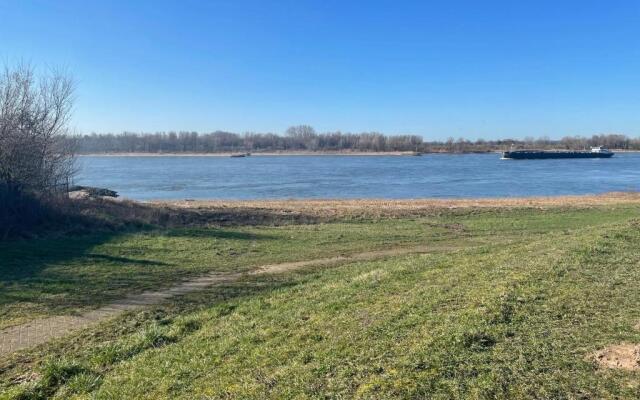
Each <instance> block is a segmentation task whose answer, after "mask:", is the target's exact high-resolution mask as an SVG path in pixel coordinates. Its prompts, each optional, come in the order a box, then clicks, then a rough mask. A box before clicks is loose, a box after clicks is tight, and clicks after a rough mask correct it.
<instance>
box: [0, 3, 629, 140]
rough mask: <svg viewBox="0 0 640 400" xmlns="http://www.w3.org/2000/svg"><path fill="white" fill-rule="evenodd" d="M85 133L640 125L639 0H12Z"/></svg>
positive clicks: (535, 132) (16, 56)
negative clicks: (73, 101)
mask: <svg viewBox="0 0 640 400" xmlns="http://www.w3.org/2000/svg"><path fill="white" fill-rule="evenodd" d="M0 15H1V16H2V24H0V59H1V60H2V61H6V62H9V63H13V62H16V61H19V60H26V61H29V62H31V63H33V64H35V65H37V66H46V65H52V66H60V65H62V66H66V67H67V68H68V69H69V71H71V72H72V73H73V75H74V77H75V79H76V81H77V86H78V89H77V106H76V109H75V116H74V125H75V127H76V128H77V129H78V130H79V131H81V132H91V131H97V132H105V131H115V132H119V131H122V130H133V131H156V130H198V131H212V130H217V129H223V130H230V131H236V132H245V131H260V132H265V131H271V132H276V133H281V132H283V131H284V130H285V129H286V128H287V127H288V126H290V125H293V124H302V123H304V124H310V125H312V126H314V127H315V128H316V129H317V130H319V131H325V130H342V131H354V132H355V131H365V130H366V131H370V130H377V131H382V132H385V133H389V134H395V133H417V134H420V135H423V136H425V138H427V139H444V138H447V137H449V136H453V137H456V138H457V137H460V136H464V137H467V138H478V137H483V138H485V139H489V138H499V137H524V136H528V135H530V136H541V135H547V136H550V137H561V136H564V135H575V134H580V135H591V134H594V133H603V132H617V133H625V134H628V135H631V136H638V135H640V2H638V1H637V0H635V1H611V2H606V1H585V0H580V1H576V0H573V1H570V0H566V1H484V2H480V1H431V2H429V1H398V0H395V1H362V2H356V1H326V0H325V1H317V2H311V1H300V0H299V1H241V0H235V1H233V0H232V1H172V2H166V1H148V2H145V1H111V0H110V1H102V2H100V1H86V0H83V1H49V0H47V1H28V0H15V1H7V0H0Z"/></svg>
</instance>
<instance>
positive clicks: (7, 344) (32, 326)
mask: <svg viewBox="0 0 640 400" xmlns="http://www.w3.org/2000/svg"><path fill="white" fill-rule="evenodd" d="M436 249H440V248H439V247H434V246H420V247H410V248H398V249H389V250H380V251H369V252H364V253H357V254H351V255H348V256H336V257H329V258H320V259H315V260H306V261H297V262H288V263H281V264H271V265H263V266H260V267H257V268H256V269H254V270H252V271H249V272H246V273H226V274H225V273H210V274H206V275H202V276H199V277H197V278H194V279H191V280H188V281H185V282H182V283H180V284H178V285H176V286H174V287H171V288H169V289H164V290H159V291H155V292H151V291H148V292H143V293H140V294H136V295H131V296H128V297H126V298H124V299H122V300H119V301H116V302H113V303H111V304H108V305H106V306H103V307H101V308H98V309H96V310H93V311H88V312H85V313H83V314H80V315H70V316H67V315H65V316H55V317H49V318H41V319H35V320H33V321H30V322H27V323H25V324H22V325H17V326H13V327H10V328H7V329H4V330H2V331H0V357H2V356H6V355H8V354H10V353H13V352H16V351H18V350H23V349H28V348H31V347H35V346H37V345H39V344H43V343H46V342H48V341H49V340H52V339H56V338H61V337H64V336H67V335H69V334H71V333H73V332H76V331H78V330H80V329H84V328H88V327H91V326H94V325H97V324H98V323H100V322H103V321H105V320H107V319H109V318H113V317H116V316H118V315H120V314H122V313H123V312H125V311H129V310H137V309H141V308H143V307H147V306H151V305H155V304H159V303H161V302H163V301H165V300H167V299H169V298H171V297H174V296H179V295H183V294H186V293H190V292H195V291H198V290H202V289H205V288H207V287H210V286H215V285H219V284H223V283H229V282H235V281H237V280H238V279H240V278H242V277H245V276H256V275H265V274H277V273H282V272H286V271H292V270H296V269H300V268H304V267H309V266H322V265H332V264H338V263H343V262H347V261H366V260H375V259H379V258H385V257H390V256H398V255H405V254H419V253H427V252H430V251H434V250H436Z"/></svg>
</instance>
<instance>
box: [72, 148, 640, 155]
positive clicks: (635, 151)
mask: <svg viewBox="0 0 640 400" xmlns="http://www.w3.org/2000/svg"><path fill="white" fill-rule="evenodd" d="M611 151H613V152H615V153H638V152H640V150H618V149H612V150H611ZM416 153H419V154H420V155H438V154H455V155H462V154H500V153H502V150H490V151H470V152H447V151H435V152H427V153H420V152H412V151H378V152H375V151H275V152H259V153H250V157H274V156H403V157H406V156H413V155H416ZM238 154H246V153H245V152H233V153H229V152H226V153H188V152H185V153H143V152H133V153H126V152H118V153H81V154H78V156H79V157H231V156H232V155H238Z"/></svg>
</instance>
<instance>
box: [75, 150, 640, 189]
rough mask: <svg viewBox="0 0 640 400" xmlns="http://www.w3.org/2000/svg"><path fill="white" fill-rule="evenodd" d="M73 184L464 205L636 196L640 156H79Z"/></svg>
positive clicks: (633, 154) (115, 187)
mask: <svg viewBox="0 0 640 400" xmlns="http://www.w3.org/2000/svg"><path fill="white" fill-rule="evenodd" d="M80 166H81V172H80V174H79V175H78V177H77V178H76V183H77V184H80V185H88V186H98V187H106V188H109V189H113V190H116V191H118V192H119V193H120V194H121V195H122V196H124V197H127V198H131V199H138V200H150V199H287V198H421V197H442V198H447V197H448V198H463V197H507V196H541V195H561V194H589V193H602V192H609V191H637V190H640V154H639V153H626V154H616V155H615V156H614V157H613V158H611V159H576V160H501V159H500V155H499V154H465V155H450V154H447V155H424V156H422V157H398V156H273V157H268V156H252V157H246V158H230V157H189V156H162V157H132V156H125V157H113V156H109V157H101V156H83V157H80Z"/></svg>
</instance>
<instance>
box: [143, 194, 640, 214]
mask: <svg viewBox="0 0 640 400" xmlns="http://www.w3.org/2000/svg"><path fill="white" fill-rule="evenodd" d="M638 203H640V193H632V192H612V193H604V194H599V195H586V196H549V197H514V198H479V199H409V200H384V199H358V200H313V199H309V200H296V199H292V200H250V201H247V200H235V201H231V200H181V201H151V202H149V203H148V204H152V205H155V206H160V207H169V208H178V209H190V210H201V211H208V210H215V209H217V210H220V209H226V210H229V211H231V210H233V211H238V210H242V209H244V210H253V211H255V210H263V211H269V212H277V213H280V214H305V215H314V216H321V217H331V216H341V215H372V216H398V215H420V214H425V213H431V212H433V211H434V210H438V209H456V208H521V207H534V208H544V207H563V206H575V207H593V206H606V205H617V204H638Z"/></svg>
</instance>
